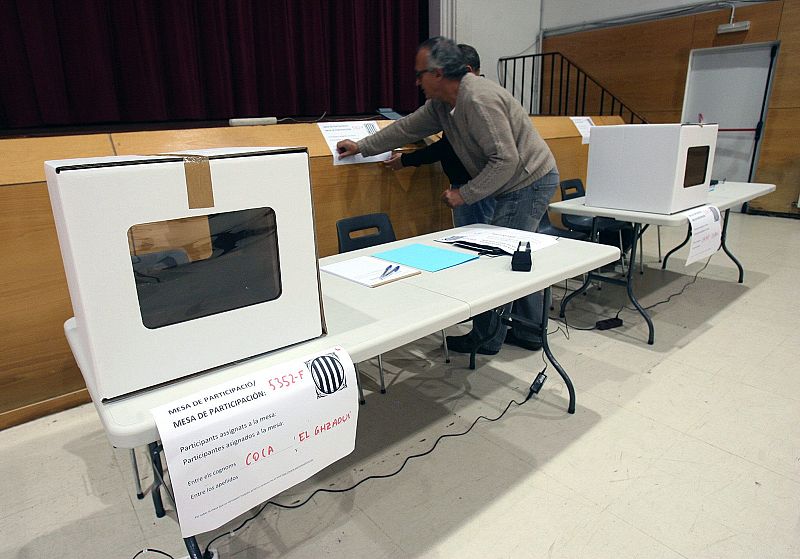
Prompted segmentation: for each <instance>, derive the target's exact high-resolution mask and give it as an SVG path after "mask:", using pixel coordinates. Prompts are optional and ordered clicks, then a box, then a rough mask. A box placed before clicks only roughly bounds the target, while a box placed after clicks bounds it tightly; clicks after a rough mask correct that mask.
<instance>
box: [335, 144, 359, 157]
mask: <svg viewBox="0 0 800 559" xmlns="http://www.w3.org/2000/svg"><path fill="white" fill-rule="evenodd" d="M360 151H361V150H360V149H358V144H356V143H355V142H354V141H353V140H342V141H341V142H337V144H336V153H338V154H339V159H341V158H342V157H350V156H351V155H356V154H357V153H359V152H360Z"/></svg>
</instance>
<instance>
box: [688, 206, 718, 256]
mask: <svg viewBox="0 0 800 559" xmlns="http://www.w3.org/2000/svg"><path fill="white" fill-rule="evenodd" d="M684 214H685V215H686V217H687V218H689V224H690V227H691V228H692V243H691V244H690V245H689V256H688V257H687V258H686V265H687V266H688V265H689V264H692V263H694V262H697V261H698V260H702V259H703V258H706V257H708V256H711V255H712V254H714V253H715V252H717V250H719V246H720V242H721V240H722V219H721V216H720V212H719V209H718V208H717V207H716V206H700V207H697V208H692V209H691V210H687V211H686V212H684Z"/></svg>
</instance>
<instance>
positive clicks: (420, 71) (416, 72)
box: [414, 68, 433, 79]
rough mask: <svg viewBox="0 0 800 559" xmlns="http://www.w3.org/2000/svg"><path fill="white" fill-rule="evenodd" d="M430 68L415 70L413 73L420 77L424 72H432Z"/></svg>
mask: <svg viewBox="0 0 800 559" xmlns="http://www.w3.org/2000/svg"><path fill="white" fill-rule="evenodd" d="M432 71H433V70H431V69H430V68H425V69H424V70H416V71H415V72H414V74H415V75H416V76H417V79H420V78H421V77H422V75H423V74H424V73H425V72H432Z"/></svg>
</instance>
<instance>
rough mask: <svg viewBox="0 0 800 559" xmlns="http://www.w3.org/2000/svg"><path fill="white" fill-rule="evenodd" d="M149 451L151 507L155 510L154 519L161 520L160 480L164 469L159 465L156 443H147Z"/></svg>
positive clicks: (159, 452)
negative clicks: (151, 472)
mask: <svg viewBox="0 0 800 559" xmlns="http://www.w3.org/2000/svg"><path fill="white" fill-rule="evenodd" d="M147 449H148V450H149V451H150V462H152V463H153V489H152V493H153V507H154V508H155V509H156V517H158V518H163V517H164V515H165V514H166V512H164V502H163V501H162V500H161V480H162V479H163V478H164V467H163V465H162V464H161V451H160V449H159V445H158V442H154V443H147Z"/></svg>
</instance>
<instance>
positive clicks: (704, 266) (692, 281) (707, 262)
mask: <svg viewBox="0 0 800 559" xmlns="http://www.w3.org/2000/svg"><path fill="white" fill-rule="evenodd" d="M713 256H714V255H713V254H712V255H711V256H709V257H708V260H706V263H705V264H704V265H703V267H702V268H700V269H699V270H697V273H696V274H695V275H694V277H693V278H692V279H691V280H690V281H688V282H686V285H684V286H683V287H682V288H681V290H680V291H678V292H677V293H673V294H672V295H670V296H669V297H667V298H666V299H664V300H663V301H659V302H658V303H653V304H652V305H649V306H647V307H642V308H643V309H644V310H646V311H649V310H650V309H652V308H655V307H657V306H658V305H663V304H665V303H669V302H670V301H671V300H672V298H673V297H677V296H679V295H683V292H684V291H686V288H687V287H689V286H690V285H692V284H693V283H694V282H696V281H697V276H699V275H700V273H701V272H702V271H704V270H705V269H706V268H708V265H709V264H710V263H711V258H712V257H713ZM623 310H629V311H634V312H639V310H638V309H635V308H633V307H629V306H627V305H622V306H621V307H620V308H619V310H618V311H617V314H616V315H615V317H614V318H619V313H621V312H622V311H623Z"/></svg>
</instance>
